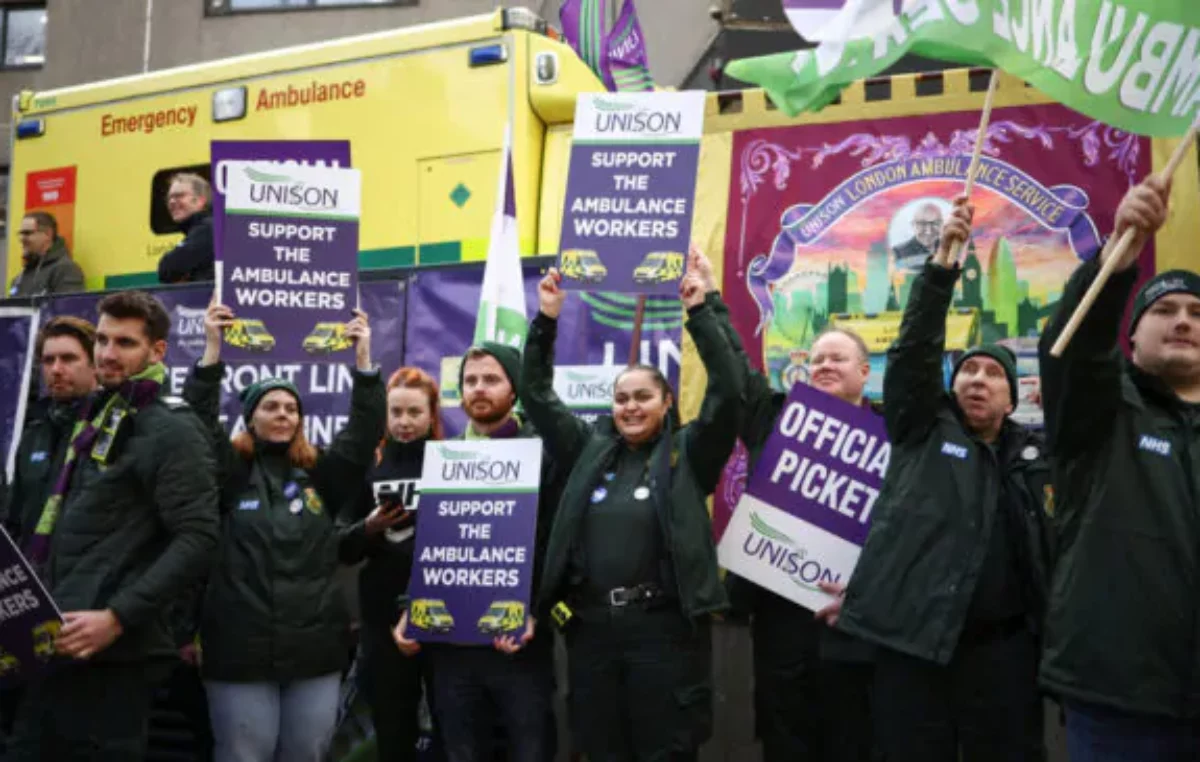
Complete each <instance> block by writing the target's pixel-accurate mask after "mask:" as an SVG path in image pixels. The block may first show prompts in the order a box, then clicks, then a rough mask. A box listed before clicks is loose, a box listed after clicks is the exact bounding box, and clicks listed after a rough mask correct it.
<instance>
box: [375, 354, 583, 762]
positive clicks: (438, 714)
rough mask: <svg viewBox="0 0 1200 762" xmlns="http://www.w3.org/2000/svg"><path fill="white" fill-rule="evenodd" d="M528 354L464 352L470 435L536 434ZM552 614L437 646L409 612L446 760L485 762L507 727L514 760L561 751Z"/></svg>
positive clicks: (546, 479) (542, 497)
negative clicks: (523, 401) (524, 406)
mask: <svg viewBox="0 0 1200 762" xmlns="http://www.w3.org/2000/svg"><path fill="white" fill-rule="evenodd" d="M520 372H521V353H520V352H518V351H517V350H516V349H514V348H512V347H509V346H506V345H504V344H500V343H497V342H491V341H485V342H483V343H481V344H478V345H476V346H473V347H471V348H470V349H468V350H467V352H466V354H465V355H464V356H463V360H462V365H461V366H460V369H459V376H458V387H459V392H460V395H461V399H462V407H463V411H464V412H465V413H466V414H467V418H468V419H469V422H468V424H467V430H466V431H465V432H464V433H463V438H464V439H513V438H518V437H520V438H536V437H537V436H538V433H537V431H536V430H535V429H534V427H533V426H532V425H530V424H529V423H528V422H526V421H523V420H521V418H520V416H519V415H518V414H517V413H516V410H515V407H516V403H517V390H518V385H519V379H520ZM562 486H563V485H562V478H561V475H560V474H559V473H558V469H557V468H556V465H555V460H554V453H552V452H550V451H548V450H546V449H544V448H543V451H542V478H541V487H540V490H539V496H538V516H537V531H536V539H535V543H534V554H533V579H532V585H531V588H530V589H531V590H537V588H538V582H539V580H540V579H541V573H542V562H543V556H544V554H545V550H546V544H547V542H548V540H549V535H550V526H551V524H552V523H553V520H554V512H555V510H556V509H557V508H558V501H559V498H560V497H561V493H562ZM548 616H549V612H543V611H536V610H534V611H531V613H530V615H529V616H528V618H527V622H526V627H525V631H524V632H523V633H522V634H521V635H520V636H519V637H513V636H510V635H509V636H504V637H500V638H496V640H495V642H494V647H493V648H488V647H485V646H457V645H446V644H430V645H426V646H420V645H419V644H417V643H416V642H415V641H413V640H411V639H409V638H408V637H407V635H406V634H405V629H406V627H407V625H408V616H407V613H406V614H405V615H404V616H403V617H401V620H400V623H399V624H398V625H397V626H396V629H395V631H394V633H393V634H394V636H395V638H396V643H397V645H398V646H399V647H400V649H401V650H402V651H404V652H405V653H409V654H412V653H416V652H417V650H418V649H420V648H424V649H425V650H426V651H427V653H428V656H429V660H430V668H431V669H432V672H433V698H434V702H433V703H434V706H433V711H434V713H435V717H434V719H435V724H436V725H437V728H438V732H439V734H440V737H441V740H442V744H443V747H444V750H445V754H446V759H447V762H480V761H481V760H485V759H490V758H492V756H493V752H494V749H493V747H494V745H495V743H496V739H495V736H494V733H493V732H492V730H493V729H494V728H495V727H496V726H497V725H499V726H500V727H501V729H502V732H503V735H504V743H505V745H506V746H507V750H508V756H507V759H509V760H510V761H511V762H550V761H551V760H553V759H554V757H555V749H556V746H557V728H556V724H555V717H554V637H553V631H552V630H551V629H550V628H549V627H546V626H542V625H540V624H539V621H546V620H547V617H548Z"/></svg>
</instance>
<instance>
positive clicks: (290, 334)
mask: <svg viewBox="0 0 1200 762" xmlns="http://www.w3.org/2000/svg"><path fill="white" fill-rule="evenodd" d="M232 164H233V166H231V167H230V168H229V170H228V176H227V187H226V198H225V225H224V236H225V241H224V247H223V251H222V257H223V259H222V260H221V261H218V262H217V278H218V281H219V283H220V298H221V300H222V302H223V303H224V304H225V305H227V306H228V307H229V308H230V309H232V310H233V314H234V324H233V325H232V326H230V327H228V328H226V329H225V343H226V345H228V349H226V350H223V352H222V354H223V355H225V356H226V358H227V359H228V360H229V361H232V362H237V361H245V360H249V359H255V360H258V359H263V360H271V361H273V362H296V361H305V360H307V361H313V360H316V359H320V358H323V357H326V356H329V355H335V356H339V357H338V359H340V355H343V354H348V350H349V349H350V348H351V346H352V342H351V340H350V338H349V337H347V336H346V335H345V323H346V321H347V320H350V318H351V317H352V315H351V310H353V309H354V307H355V305H356V304H357V301H358V218H359V213H360V211H361V186H362V179H361V176H360V173H359V171H358V170H357V169H346V168H338V167H307V166H301V165H294V166H286V167H281V166H279V165H275V164H262V163H257V162H246V163H232Z"/></svg>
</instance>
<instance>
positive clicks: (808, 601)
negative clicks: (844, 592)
mask: <svg viewBox="0 0 1200 762" xmlns="http://www.w3.org/2000/svg"><path fill="white" fill-rule="evenodd" d="M891 451H892V449H891V445H890V444H889V443H888V439H887V430H886V428H885V427H884V423H883V419H882V418H881V417H880V416H878V415H876V414H875V413H873V412H871V410H870V409H868V408H865V407H856V406H854V405H851V404H849V403H848V402H845V401H843V400H840V399H838V398H837V397H834V396H832V395H829V394H826V393H825V392H822V391H820V390H818V389H814V388H813V387H811V386H808V385H807V384H796V385H794V386H793V387H792V391H791V394H789V395H788V399H787V403H786V404H785V405H784V407H783V412H782V413H781V414H780V416H779V420H778V421H777V422H776V424H775V431H774V433H772V435H771V438H770V439H768V440H767V443H766V445H765V446H764V447H763V452H762V456H761V457H760V458H759V461H758V465H757V466H756V467H755V469H754V473H753V474H752V475H751V477H750V481H749V483H748V484H747V485H746V492H745V493H744V494H743V495H742V499H741V500H740V501H739V502H738V504H737V508H736V509H735V510H734V513H733V518H732V519H731V520H730V522H729V526H728V528H727V529H726V530H725V534H724V535H723V536H722V537H721V542H720V545H718V547H717V557H718V559H719V560H720V563H721V565H722V566H724V567H725V568H726V569H729V571H731V572H733V573H734V574H737V575H738V576H740V577H744V578H746V579H748V580H750V581H752V582H755V583H757V584H759V585H761V586H763V587H765V588H767V589H768V590H770V591H772V592H774V593H776V594H777V595H780V596H782V597H784V598H787V599H789V600H792V601H795V602H796V603H798V604H800V605H801V606H804V607H805V608H807V609H811V610H813V611H816V610H818V609H820V608H823V607H824V606H826V605H828V604H829V603H830V601H831V600H832V598H831V597H830V596H829V595H828V594H826V593H824V592H822V591H821V589H820V587H819V584H820V583H821V582H840V583H843V584H844V583H847V582H849V581H850V575H851V573H852V572H853V571H854V566H855V564H857V563H858V556H859V554H860V553H861V551H862V546H863V545H864V544H865V543H866V540H867V532H868V531H869V529H870V527H871V514H872V511H873V510H874V507H875V501H876V500H877V499H878V498H879V490H880V488H881V487H882V485H883V476H884V474H885V473H887V467H888V460H889V459H890V457H891Z"/></svg>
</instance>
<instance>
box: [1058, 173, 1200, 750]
mask: <svg viewBox="0 0 1200 762" xmlns="http://www.w3.org/2000/svg"><path fill="white" fill-rule="evenodd" d="M1169 195H1170V188H1169V185H1168V184H1167V183H1165V182H1163V181H1162V180H1160V179H1159V178H1157V177H1154V176H1152V177H1151V178H1149V179H1148V180H1146V181H1145V182H1144V183H1143V184H1141V185H1138V186H1136V187H1134V188H1132V189H1131V190H1130V191H1129V193H1128V194H1127V195H1126V196H1125V199H1124V200H1123V201H1122V202H1121V205H1120V207H1119V208H1118V209H1117V213H1116V221H1115V225H1114V229H1113V235H1112V238H1111V239H1110V245H1109V246H1108V247H1106V248H1105V250H1104V252H1103V253H1102V254H1101V255H1100V256H1099V257H1097V258H1096V259H1094V260H1093V261H1091V262H1087V263H1084V264H1082V265H1080V266H1079V268H1078V269H1077V270H1076V271H1075V274H1074V275H1072V276H1071V278H1070V280H1069V281H1068V282H1067V286H1066V289H1065V291H1064V292H1063V299H1062V302H1061V304H1060V305H1059V309H1058V312H1057V314H1056V315H1055V316H1054V318H1053V319H1052V320H1051V321H1050V324H1049V326H1048V327H1047V329H1046V332H1045V334H1044V335H1043V336H1042V341H1041V357H1040V359H1041V372H1042V390H1043V395H1044V396H1043V399H1044V402H1045V410H1046V431H1047V434H1048V436H1049V441H1050V447H1051V454H1052V456H1053V463H1054V490H1055V491H1054V501H1055V504H1056V506H1057V508H1056V510H1055V513H1054V522H1055V527H1056V529H1057V532H1058V546H1059V548H1060V554H1059V558H1058V562H1057V565H1056V568H1055V576H1054V584H1053V586H1052V588H1051V594H1050V603H1049V611H1048V614H1047V618H1046V643H1045V650H1044V652H1043V655H1042V667H1041V679H1042V685H1043V687H1045V688H1046V689H1047V690H1049V691H1050V692H1052V693H1053V694H1055V695H1057V696H1058V697H1059V698H1060V699H1061V700H1062V702H1063V705H1064V707H1065V708H1066V716H1067V745H1068V748H1069V750H1070V754H1071V759H1072V760H1073V762H1110V761H1113V760H1133V759H1136V760H1146V761H1148V762H1160V761H1161V762H1167V761H1168V760H1169V761H1171V762H1174V761H1175V760H1195V759H1200V724H1198V718H1200V648H1197V641H1196V635H1197V629H1198V628H1200V598H1198V597H1197V592H1196V580H1197V575H1198V574H1200V499H1198V497H1197V496H1198V495H1200V275H1197V274H1196V273H1195V272H1190V271H1187V270H1172V271H1169V272H1163V273H1159V274H1158V275H1156V276H1154V277H1153V278H1151V279H1150V280H1149V281H1147V282H1146V283H1145V285H1143V286H1142V288H1141V289H1140V290H1139V291H1138V292H1137V294H1136V296H1134V298H1133V304H1132V308H1131V310H1130V317H1131V319H1130V322H1129V326H1128V333H1127V334H1126V335H1127V336H1128V337H1129V340H1130V345H1131V347H1132V353H1131V354H1132V358H1131V360H1126V359H1125V358H1123V357H1122V356H1121V351H1120V348H1119V346H1118V342H1119V339H1120V333H1121V322H1122V315H1123V314H1124V312H1125V306H1126V304H1127V303H1128V301H1129V295H1130V293H1131V292H1132V291H1133V288H1134V285H1135V283H1136V281H1137V277H1138V268H1137V265H1136V263H1137V259H1138V256H1139V254H1140V252H1141V250H1142V249H1143V247H1144V246H1145V245H1146V243H1147V242H1148V241H1149V240H1150V237H1151V236H1153V235H1154V234H1155V233H1156V232H1157V231H1158V230H1159V229H1160V228H1161V227H1162V225H1163V223H1164V221H1165V220H1166V216H1167V202H1168V197H1169ZM1130 228H1133V229H1134V230H1135V231H1136V235H1135V238H1134V242H1133V246H1131V247H1130V249H1129V251H1127V252H1126V253H1125V256H1124V257H1123V258H1122V259H1121V260H1120V262H1119V263H1118V264H1117V270H1116V272H1115V273H1114V274H1113V276H1112V278H1111V280H1109V281H1108V283H1107V284H1105V286H1104V288H1103V289H1102V290H1101V292H1100V295H1099V297H1098V298H1097V299H1096V301H1095V303H1094V304H1093V305H1092V308H1091V309H1090V310H1089V311H1088V313H1087V316H1086V317H1085V318H1084V319H1083V322H1082V323H1081V324H1080V326H1079V331H1078V333H1076V334H1075V336H1074V337H1073V338H1072V339H1071V341H1070V343H1069V344H1068V345H1067V347H1066V350H1065V351H1064V352H1063V353H1062V356H1061V357H1058V358H1056V357H1053V356H1052V355H1051V354H1050V352H1049V350H1050V347H1052V346H1053V345H1054V343H1055V342H1056V341H1057V339H1058V337H1059V335H1060V334H1061V332H1062V330H1063V326H1064V325H1065V324H1066V322H1067V320H1068V318H1069V317H1070V316H1071V314H1072V313H1073V312H1074V311H1075V308H1076V306H1077V305H1078V304H1079V303H1080V300H1081V299H1082V298H1083V294H1084V292H1085V291H1086V290H1087V289H1088V287H1089V286H1090V285H1091V284H1092V282H1093V281H1094V280H1095V278H1096V275H1097V273H1098V272H1099V271H1100V265H1101V264H1102V262H1104V261H1105V260H1106V259H1107V257H1109V256H1112V252H1111V248H1112V241H1116V240H1118V239H1119V238H1120V237H1121V236H1122V235H1123V234H1124V233H1125V231H1126V230H1128V229H1130Z"/></svg>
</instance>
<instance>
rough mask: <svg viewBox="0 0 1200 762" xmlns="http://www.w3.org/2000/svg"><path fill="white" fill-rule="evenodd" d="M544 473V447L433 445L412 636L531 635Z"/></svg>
mask: <svg viewBox="0 0 1200 762" xmlns="http://www.w3.org/2000/svg"><path fill="white" fill-rule="evenodd" d="M541 473H542V442H541V440H540V439H484V440H469V441H466V440H463V441H459V440H454V441H443V442H430V443H429V444H427V445H426V446H425V464H424V470H423V471H422V474H421V510H420V511H418V512H417V543H416V548H415V551H414V553H415V555H414V563H413V573H412V580H411V582H409V587H408V594H409V599H410V600H409V606H408V628H407V630H406V633H407V634H408V637H410V638H415V639H416V640H420V641H425V642H436V643H459V644H467V645H478V644H484V643H491V642H492V640H493V639H494V638H496V637H499V636H502V635H520V634H521V633H522V632H524V630H525V617H526V616H527V615H528V614H529V594H530V584H531V579H530V578H531V576H532V574H533V552H534V550H533V544H534V536H535V530H536V527H537V509H538V487H539V485H540V483H541Z"/></svg>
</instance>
